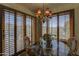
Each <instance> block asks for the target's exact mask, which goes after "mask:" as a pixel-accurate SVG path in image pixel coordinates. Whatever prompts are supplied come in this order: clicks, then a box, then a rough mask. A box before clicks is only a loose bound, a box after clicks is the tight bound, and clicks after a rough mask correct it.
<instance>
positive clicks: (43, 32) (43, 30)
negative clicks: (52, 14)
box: [42, 21, 47, 36]
mask: <svg viewBox="0 0 79 59" xmlns="http://www.w3.org/2000/svg"><path fill="white" fill-rule="evenodd" d="M46 31H47V21H45V22H44V23H43V22H42V36H43V35H44V34H46V33H47V32H46Z"/></svg>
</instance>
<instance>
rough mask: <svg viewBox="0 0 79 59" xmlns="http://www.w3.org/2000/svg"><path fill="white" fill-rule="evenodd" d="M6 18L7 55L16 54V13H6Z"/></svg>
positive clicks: (5, 47) (5, 48)
mask: <svg viewBox="0 0 79 59" xmlns="http://www.w3.org/2000/svg"><path fill="white" fill-rule="evenodd" d="M4 17H5V30H4V31H5V38H4V39H5V45H4V52H5V55H12V54H14V13H13V12H9V11H4Z"/></svg>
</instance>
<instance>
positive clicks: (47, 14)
mask: <svg viewBox="0 0 79 59" xmlns="http://www.w3.org/2000/svg"><path fill="white" fill-rule="evenodd" d="M35 16H36V17H37V18H40V19H41V20H42V21H43V22H45V21H46V20H47V19H49V18H51V17H52V11H51V10H50V9H49V8H46V9H45V8H44V4H43V10H42V9H41V8H38V9H37V10H36V12H35Z"/></svg>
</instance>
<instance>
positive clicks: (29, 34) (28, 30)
mask: <svg viewBox="0 0 79 59" xmlns="http://www.w3.org/2000/svg"><path fill="white" fill-rule="evenodd" d="M31 23H32V21H31V17H29V16H27V17H26V35H27V36H28V37H29V38H30V41H31V39H32V32H31V29H32V28H31Z"/></svg>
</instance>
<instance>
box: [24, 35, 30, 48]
mask: <svg viewBox="0 0 79 59" xmlns="http://www.w3.org/2000/svg"><path fill="white" fill-rule="evenodd" d="M29 46H30V38H29V37H28V36H25V37H24V47H25V48H28V47H29Z"/></svg>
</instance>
